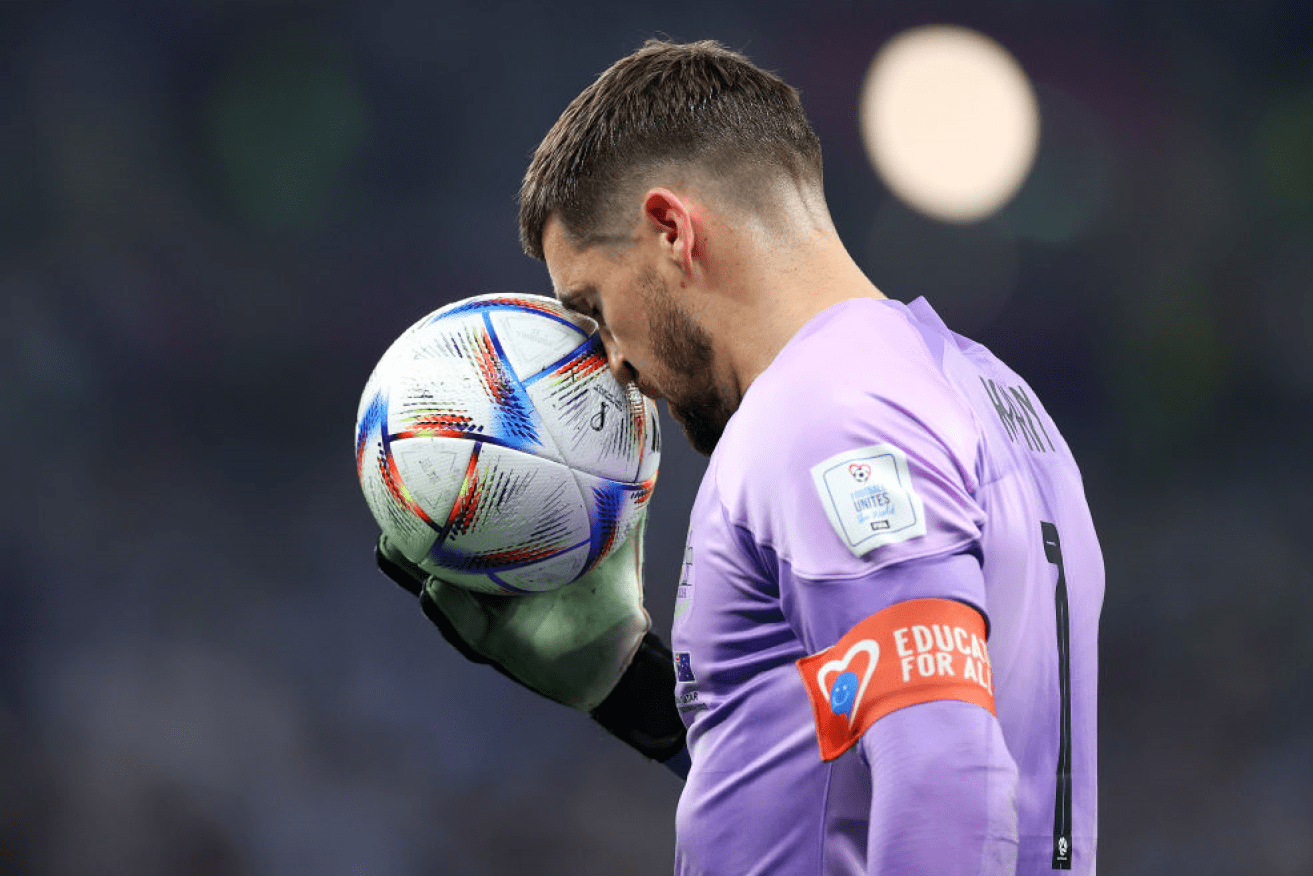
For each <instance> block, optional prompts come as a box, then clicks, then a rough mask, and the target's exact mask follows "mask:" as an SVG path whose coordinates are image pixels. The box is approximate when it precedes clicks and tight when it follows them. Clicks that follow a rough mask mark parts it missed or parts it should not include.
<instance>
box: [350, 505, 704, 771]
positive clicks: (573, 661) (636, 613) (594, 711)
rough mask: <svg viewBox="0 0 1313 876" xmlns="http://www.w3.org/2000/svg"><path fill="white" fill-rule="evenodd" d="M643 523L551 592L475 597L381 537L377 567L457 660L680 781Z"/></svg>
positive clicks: (681, 763)
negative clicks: (571, 712) (581, 722)
mask: <svg viewBox="0 0 1313 876" xmlns="http://www.w3.org/2000/svg"><path fill="white" fill-rule="evenodd" d="M645 522H646V521H645V519H644V523H643V524H640V525H639V526H637V527H635V529H634V532H633V533H632V534H631V535H630V536H629V538H628V539H627V540H626V541H625V543H624V544H623V545H621V546H620V547H619V548H617V549H616V550H615V551H613V552H612V553H611V554H610V555H609V556H608V557H606V559H604V560H602V561H601V562H600V563H598V565H597V567H596V568H595V569H593V570H592V571H591V572H589V573H588V574H587V575H585V576H583V577H582V578H580V579H579V580H578V581H575V582H573V583H571V584H568V585H566V586H565V587H562V588H560V589H558V590H553V591H549V592H545V593H538V594H531V595H525V596H515V597H501V596H484V595H481V594H476V593H473V592H471V591H469V590H465V589H462V588H460V587H456V586H453V585H450V584H446V583H444V582H443V581H442V580H440V579H438V578H436V577H433V576H430V575H428V574H427V573H425V572H423V571H422V570H420V569H419V568H418V567H416V566H415V565H414V564H413V563H411V562H410V561H409V560H407V559H406V558H405V557H404V556H403V555H402V554H401V552H400V551H398V550H397V549H396V548H395V547H394V546H393V545H391V544H390V543H389V542H388V541H387V540H386V538H380V540H379V544H378V548H377V550H376V551H375V557H376V560H377V563H378V566H379V568H380V569H381V570H382V571H383V572H384V573H385V574H386V575H387V576H388V577H389V578H391V579H392V580H394V581H396V582H397V583H398V584H400V585H401V586H402V587H404V588H405V589H406V590H408V591H410V592H411V593H413V594H415V595H417V596H418V597H419V600H420V607H421V609H422V610H423V612H424V614H425V616H427V617H428V618H429V620H431V621H432V622H433V623H434V624H435V625H436V626H437V627H438V629H439V630H440V631H441V632H442V635H443V636H444V637H445V638H446V639H447V641H448V642H450V643H451V644H452V645H453V646H454V647H455V648H456V649H457V650H458V651H459V652H460V653H461V654H462V655H463V656H464V657H466V658H467V659H469V660H472V661H474V662H476V663H487V664H490V665H491V666H492V667H493V668H495V669H497V670H498V671H499V672H501V673H502V674H503V675H506V676H507V677H508V678H511V679H512V680H514V681H516V682H517V683H519V684H522V685H524V686H525V687H527V688H529V689H530V690H532V691H534V692H535V693H538V694H540V695H541V696H545V697H548V698H549V699H552V700H555V701H557V702H559V703H562V704H564V705H567V706H570V707H571V708H574V709H577V710H579V711H582V712H585V713H587V714H589V715H590V716H591V717H592V718H593V719H594V720H595V721H597V722H598V723H599V724H600V725H601V726H602V727H604V728H605V729H606V730H607V731H608V732H610V733H611V734H613V735H614V736H616V737H617V738H619V739H621V740H622V741H623V742H625V743H626V744H628V745H630V746H631V747H633V748H634V749H636V750H637V751H639V752H640V753H642V754H643V755H644V756H645V757H648V758H650V759H652V760H657V761H660V762H661V763H663V764H665V765H666V766H667V767H668V768H670V769H671V770H672V771H673V772H675V773H676V774H677V775H679V776H680V777H684V776H686V775H687V773H688V757H687V754H686V753H685V750H684V724H683V722H682V721H681V720H680V717H679V713H678V712H677V711H676V708H675V697H674V691H675V673H674V667H673V664H672V661H671V655H670V649H669V648H667V647H666V646H665V644H663V643H662V642H661V640H660V639H659V638H657V637H656V636H655V635H653V634H652V633H651V632H649V627H650V626H651V620H650V618H649V617H648V614H647V611H646V610H645V609H644V608H643V582H642V564H643V537H644V529H645Z"/></svg>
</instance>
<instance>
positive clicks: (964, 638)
mask: <svg viewBox="0 0 1313 876" xmlns="http://www.w3.org/2000/svg"><path fill="white" fill-rule="evenodd" d="M985 635H986V631H985V619H984V617H983V616H981V614H980V612H978V611H976V609H974V608H972V607H971V606H969V605H967V604H966V603H963V602H958V601H956V600H953V599H910V600H907V601H906V602H899V603H897V604H896V605H891V606H889V607H888V608H886V609H884V610H883V611H878V612H876V613H875V614H873V615H871V616H870V617H868V618H866V619H865V620H863V621H861V622H860V623H859V624H857V626H855V627H853V628H852V629H851V630H849V631H848V632H847V633H846V634H844V636H843V638H841V639H840V640H839V641H838V642H836V643H835V644H834V645H832V646H830V647H829V648H826V649H825V650H824V651H821V652H819V653H817V654H812V655H811V656H808V657H803V658H802V659H801V660H798V661H797V665H798V671H799V672H800V673H801V674H802V681H803V685H804V686H805V687H806V689H807V696H808V698H809V699H810V700H811V705H812V713H813V715H814V716H815V718H816V738H817V741H818V742H819V743H820V749H821V759H822V760H826V761H829V760H834V759H835V758H836V757H838V756H839V755H841V754H843V753H844V752H845V751H847V750H848V749H849V748H851V747H852V746H853V744H854V743H855V742H856V741H857V740H858V739H859V738H861V735H862V734H863V733H865V732H866V731H867V729H868V728H869V727H870V726H871V725H872V724H874V723H875V722H876V721H877V720H879V719H880V718H882V717H884V716H885V715H887V714H889V713H890V712H893V711H895V710H897V709H901V708H903V707H905V706H911V705H915V704H917V703H928V702H931V701H934V700H962V701H964V702H968V703H975V704H976V705H978V706H981V707H983V708H985V709H988V710H989V712H990V713H991V714H994V675H993V672H992V670H991V668H990V664H989V650H988V648H987V647H986V645H985Z"/></svg>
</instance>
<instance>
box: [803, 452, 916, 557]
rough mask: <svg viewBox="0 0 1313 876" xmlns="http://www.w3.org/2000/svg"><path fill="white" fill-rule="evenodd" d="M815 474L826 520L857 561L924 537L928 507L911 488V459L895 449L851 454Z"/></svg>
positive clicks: (827, 462)
mask: <svg viewBox="0 0 1313 876" xmlns="http://www.w3.org/2000/svg"><path fill="white" fill-rule="evenodd" d="M811 472H812V481H813V482H814V483H815V484H816V492H817V493H818V494H819V495H820V499H821V505H822V506H824V508H825V515H826V517H828V518H829V520H830V525H831V526H833V527H834V531H835V532H836V533H838V534H839V538H840V539H841V540H842V541H843V543H844V544H846V545H847V546H848V550H850V551H852V552H853V556H856V557H860V556H863V555H864V554H867V553H869V552H870V551H873V550H875V549H876V548H878V547H880V546H881V545H886V544H893V543H894V542H899V541H906V540H907V539H909V538H916V537H917V536H919V535H925V508H924V506H923V505H922V503H921V497H920V496H918V495H917V494H916V490H915V488H914V487H913V486H912V476H911V475H910V474H909V473H908V469H907V455H906V454H905V453H903V451H901V450H899V449H898V448H897V447H895V446H894V445H892V444H872V445H871V446H870V447H861V448H858V449H856V450H848V451H845V452H843V453H840V454H838V455H837V456H831V457H830V458H829V459H827V460H825V461H824V462H821V463H818V464H817V465H814V466H812V470H811Z"/></svg>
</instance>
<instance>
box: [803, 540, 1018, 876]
mask: <svg viewBox="0 0 1313 876" xmlns="http://www.w3.org/2000/svg"><path fill="white" fill-rule="evenodd" d="M979 576H980V565H979V562H978V561H977V560H976V558H975V556H974V555H973V554H970V553H959V554H954V555H949V556H938V557H931V558H924V559H916V560H909V561H908V562H906V563H902V564H899V565H897V566H891V567H886V568H884V569H882V570H880V571H877V572H874V573H872V574H870V575H869V576H864V577H863V578H862V579H860V580H854V581H850V582H845V583H844V584H842V585H840V588H838V589H842V590H849V591H850V592H852V593H854V594H858V593H893V592H899V591H904V592H905V591H907V590H908V589H909V582H912V584H913V585H914V586H912V587H911V588H910V589H913V590H914V591H915V592H920V593H935V592H939V593H945V594H960V593H962V592H964V591H965V592H970V591H973V590H977V589H978V587H977V585H978V584H979ZM804 586H806V585H804ZM857 598H858V599H859V600H860V599H861V597H860V596H858V597H857ZM986 641H987V634H986V621H985V618H984V616H983V615H982V614H981V613H980V612H979V611H978V610H977V609H976V608H975V607H974V606H972V605H970V604H968V603H966V602H964V601H962V600H960V599H954V598H933V597H931V598H914V599H906V600H902V601H899V602H896V603H894V604H892V605H889V606H887V607H886V608H883V609H880V610H879V611H876V612H873V613H871V614H869V615H867V616H866V617H864V618H862V619H861V620H860V621H859V622H858V623H857V624H856V625H854V626H853V627H852V628H851V629H850V630H848V632H846V633H844V634H843V635H842V636H841V637H840V638H839V640H838V641H837V642H836V643H835V644H834V645H832V646H830V647H828V648H825V649H823V650H821V651H820V652H818V653H816V654H813V655H811V656H809V657H806V658H804V659H802V660H800V661H798V668H799V672H800V673H801V675H802V678H803V682H804V685H805V686H806V688H807V693H808V696H809V697H810V699H811V705H812V711H813V715H814V717H815V721H816V727H817V741H818V746H819V753H820V756H821V757H822V758H823V759H825V760H831V759H833V758H836V757H838V756H839V755H840V754H842V753H843V752H845V751H847V750H848V749H849V748H853V747H856V748H857V749H858V750H859V751H860V753H861V756H862V758H863V759H864V760H865V762H866V763H867V765H868V766H869V768H870V772H871V785H872V789H873V793H872V799H871V818H870V827H869V836H868V845H867V850H868V851H867V856H868V868H869V872H871V873H936V874H959V873H960V874H991V876H993V874H1011V873H1013V872H1014V870H1015V866H1016V853H1017V826H1016V802H1015V793H1016V785H1017V769H1016V764H1015V762H1014V761H1013V758H1012V756H1011V754H1010V753H1009V751H1008V748H1007V746H1006V745H1005V743H1004V741H1003V735H1002V731H1001V728H1000V726H999V723H998V720H997V718H996V717H995V714H994V696H993V676H992V669H991V666H990V663H989V653H988V647H987V645H986Z"/></svg>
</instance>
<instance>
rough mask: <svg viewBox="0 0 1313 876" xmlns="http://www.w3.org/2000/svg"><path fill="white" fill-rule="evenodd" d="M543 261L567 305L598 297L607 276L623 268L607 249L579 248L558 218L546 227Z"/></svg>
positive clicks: (557, 293) (550, 220) (559, 294)
mask: <svg viewBox="0 0 1313 876" xmlns="http://www.w3.org/2000/svg"><path fill="white" fill-rule="evenodd" d="M543 260H544V261H545V262H546V263H547V274H548V276H550V277H551V280H552V287H553V289H554V290H555V292H556V297H557V298H558V299H559V300H560V301H561V302H562V303H564V304H566V305H567V306H569V305H570V304H571V303H572V300H577V299H578V298H580V297H582V296H586V295H589V294H596V292H597V287H598V286H599V285H600V284H601V283H602V282H603V281H604V280H605V279H606V277H607V276H608V275H609V274H610V273H612V272H614V271H616V270H618V269H619V268H620V265H619V264H618V263H617V261H616V260H615V258H614V257H612V256H611V255H610V254H609V253H608V252H607V251H606V248H605V247H604V246H600V245H594V246H590V247H588V248H586V249H579V248H577V247H575V245H574V243H573V242H571V240H570V239H569V237H568V236H567V235H566V233H565V228H564V226H563V225H562V223H561V221H560V220H559V219H557V218H556V216H555V215H553V216H550V217H548V219H547V223H546V224H545V225H544V226H543Z"/></svg>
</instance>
